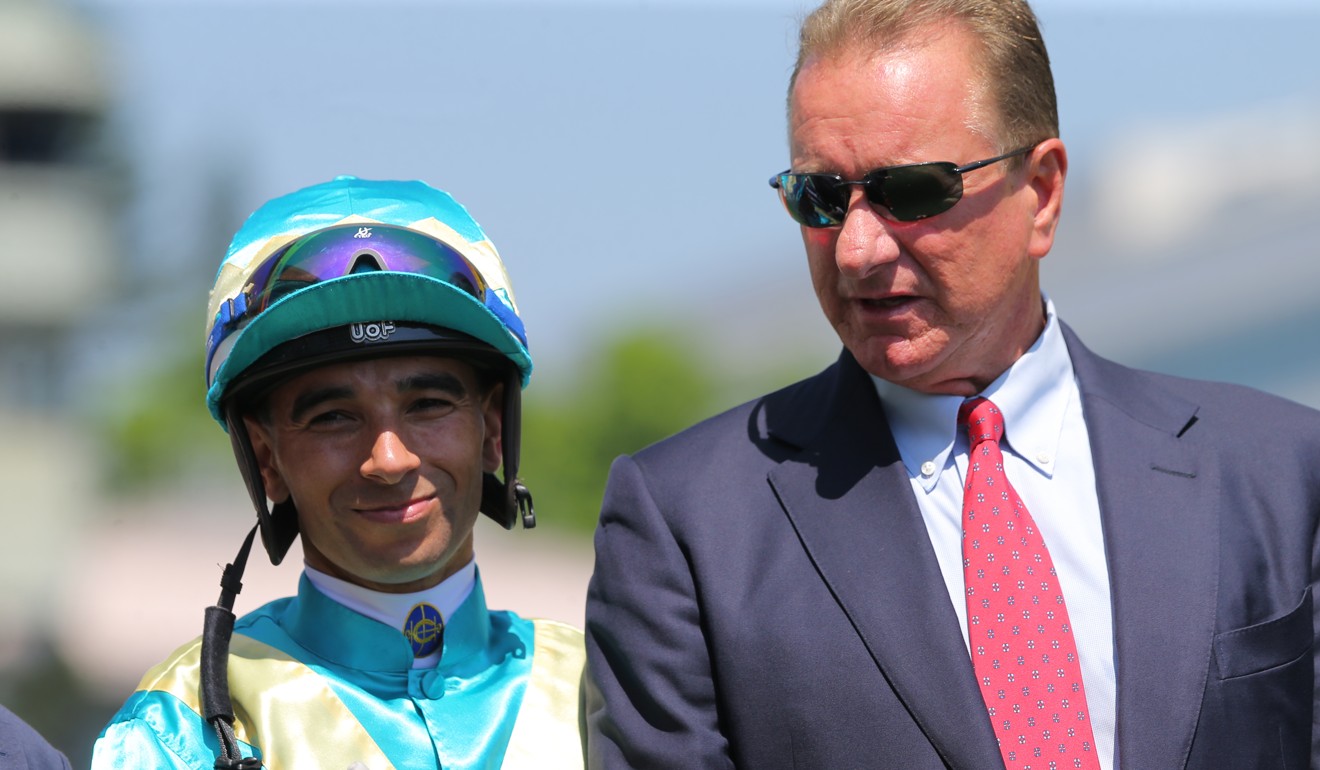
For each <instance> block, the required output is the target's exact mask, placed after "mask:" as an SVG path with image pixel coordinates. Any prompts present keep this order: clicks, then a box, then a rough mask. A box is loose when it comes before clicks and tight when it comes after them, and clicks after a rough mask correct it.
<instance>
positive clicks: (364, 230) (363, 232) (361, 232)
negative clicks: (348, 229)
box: [353, 227, 371, 238]
mask: <svg viewBox="0 0 1320 770" xmlns="http://www.w3.org/2000/svg"><path fill="white" fill-rule="evenodd" d="M353 237H354V238H370V237H371V228H370V227H359V228H358V231H357V232H356V233H353Z"/></svg>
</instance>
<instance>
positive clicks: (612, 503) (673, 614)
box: [585, 457, 733, 770]
mask: <svg viewBox="0 0 1320 770" xmlns="http://www.w3.org/2000/svg"><path fill="white" fill-rule="evenodd" d="M586 614H587V617H586V619H587V630H586V634H587V638H586V641H587V683H586V696H585V697H586V719H587V756H588V766H589V767H591V768H646V769H647V770H661V769H662V768H684V770H688V769H690V768H731V767H733V762H732V760H731V759H730V757H729V751H728V742H727V741H726V740H725V738H724V736H723V735H722V734H721V732H720V724H719V713H718V707H717V693H716V691H715V682H714V679H713V677H712V670H711V661H710V656H709V654H708V652H707V644H706V639H705V635H704V633H703V624H702V611H701V605H700V602H699V599H698V596H697V592H696V581H695V579H694V576H693V574H692V571H691V568H690V566H689V562H688V560H687V559H686V558H685V557H684V555H683V550H682V548H681V546H680V544H679V543H678V542H676V540H675V538H674V536H673V533H672V531H671V530H670V527H669V526H668V524H667V523H666V521H665V519H664V516H663V513H662V511H661V510H660V509H659V507H658V506H657V504H656V501H655V499H654V497H653V496H652V494H651V491H650V489H649V488H648V486H647V481H646V479H645V478H644V475H643V472H642V470H641V468H640V467H639V466H638V465H637V463H636V462H635V461H634V460H632V459H631V458H629V457H622V458H619V459H618V460H616V461H615V463H614V465H613V467H612V468H611V469H610V477H609V482H608V484H607V485H606V490H605V498H604V503H603V505H602V509H601V517H600V523H599V525H598V528H597V531H596V565H595V572H594V573H593V575H592V578H591V583H590V585H589V587H588V589H587V613H586Z"/></svg>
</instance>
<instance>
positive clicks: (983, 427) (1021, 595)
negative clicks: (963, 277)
mask: <svg viewBox="0 0 1320 770" xmlns="http://www.w3.org/2000/svg"><path fill="white" fill-rule="evenodd" d="M958 422H959V424H962V423H967V432H968V436H969V437H970V439H971V450H970V451H969V453H968V458H967V487H966V489H965V490H964V491H963V541H962V548H963V578H964V581H965V584H966V588H967V637H968V642H969V643H970V645H971V651H972V667H973V668H974V669H975V670H976V680H977V683H979V684H980V686H981V697H983V698H984V699H985V705H986V709H987V711H989V712H990V723H991V725H992V726H993V727H994V731H995V737H996V738H997V739H998V740H999V753H1000V754H1002V755H1003V757H1004V765H1005V767H1007V768H1008V770H1071V769H1073V768H1086V769H1087V770H1095V769H1098V768H1099V767H1100V762H1099V759H1098V758H1097V756H1096V752H1095V738H1094V737H1092V735H1091V720H1090V718H1089V717H1088V715H1087V707H1086V692H1085V690H1083V688H1082V670H1081V666H1080V665H1079V663H1078V661H1077V644H1076V642H1075V641H1073V636H1072V626H1071V624H1070V623H1069V622H1068V609H1067V607H1065V606H1064V603H1063V591H1062V590H1061V589H1060V588H1059V579H1058V576H1057V575H1056V574H1055V572H1054V562H1053V561H1051V560H1050V553H1049V551H1048V550H1046V548H1045V540H1044V539H1043V538H1042V537H1041V535H1040V532H1039V531H1037V529H1036V522H1035V521H1033V520H1032V518H1031V514H1030V513H1028V512H1027V507H1026V506H1025V505H1023V504H1022V498H1020V497H1018V494H1017V492H1016V491H1015V490H1014V489H1013V487H1012V485H1010V484H1009V483H1008V478H1007V477H1006V476H1005V475H1004V456H1003V454H1002V453H1001V452H1000V450H999V439H1000V437H1001V436H1003V435H1004V418H1003V415H1001V414H1000V413H999V409H998V408H996V407H995V405H994V404H993V403H991V402H990V401H988V400H986V399H984V398H975V399H972V400H970V401H968V402H966V403H964V404H963V406H962V409H961V410H960V411H959V412H958Z"/></svg>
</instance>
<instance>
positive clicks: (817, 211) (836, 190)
mask: <svg viewBox="0 0 1320 770" xmlns="http://www.w3.org/2000/svg"><path fill="white" fill-rule="evenodd" d="M1035 148H1036V145H1034V144H1033V145H1030V146H1028V147H1022V148H1020V149H1017V150H1014V151H1012V152H1008V153H1004V154H1003V155H996V156H995V157H993V158H987V159H985V160H978V161H976V162H974V163H968V164H967V165H965V166H958V165H955V164H953V163H949V162H947V161H942V162H932V163H912V164H908V165H902V166H885V167H884V168H877V169H875V170H874V171H871V172H869V173H868V174H867V175H866V176H864V177H862V178H861V179H857V180H849V179H844V178H843V177H841V176H839V175H838V174H796V173H793V171H791V170H790V171H785V172H783V173H782V174H776V175H775V176H773V177H771V178H770V186H771V187H773V188H775V189H777V190H779V199H780V200H781V201H783V203H784V208H786V209H788V214H789V216H791V217H793V219H794V220H796V221H797V223H798V224H800V225H802V226H804V227H838V226H840V225H842V224H843V219H844V217H845V216H847V214H848V200H849V198H850V197H851V194H852V190H851V189H850V188H852V187H854V186H861V188H862V191H863V193H865V195H866V199H867V200H868V201H870V202H871V204H873V205H875V206H879V207H880V214H881V216H884V217H886V218H887V219H892V220H895V221H898V222H916V221H917V220H920V219H925V218H927V217H933V216H935V215H936V214H943V213H944V212H946V211H948V210H949V209H951V208H953V206H954V204H955V203H957V202H958V201H959V200H961V199H962V195H963V182H962V175H963V174H966V173H967V172H969V171H975V170H976V169H978V168H985V167H986V166H989V165H990V164H992V163H998V162H999V161H1001V160H1007V159H1009V158H1012V157H1015V156H1018V155H1024V154H1026V153H1028V152H1031V151H1032V150H1034V149H1035Z"/></svg>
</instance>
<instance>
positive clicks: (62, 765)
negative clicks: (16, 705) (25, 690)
mask: <svg viewBox="0 0 1320 770" xmlns="http://www.w3.org/2000/svg"><path fill="white" fill-rule="evenodd" d="M0 770H69V760H68V759H65V757H64V755H63V754H61V753H60V752H58V751H56V750H55V749H54V748H52V747H51V745H50V744H49V743H47V742H46V739H45V738H42V737H41V735H40V734H38V733H37V731H36V730H33V729H32V727H31V726H30V725H28V723H27V722H24V721H23V720H22V719H19V718H18V716H17V715H15V714H14V712H12V711H10V710H9V709H7V708H5V707H4V706H0Z"/></svg>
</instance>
